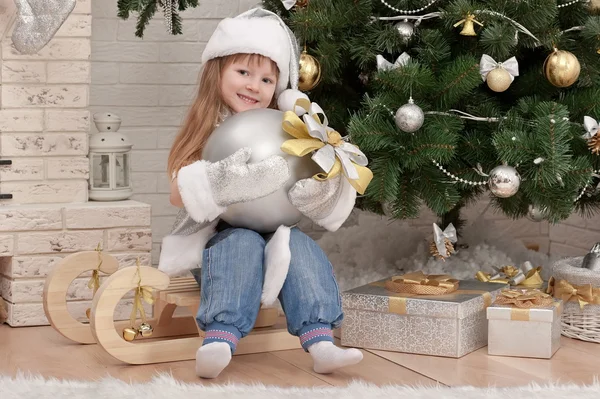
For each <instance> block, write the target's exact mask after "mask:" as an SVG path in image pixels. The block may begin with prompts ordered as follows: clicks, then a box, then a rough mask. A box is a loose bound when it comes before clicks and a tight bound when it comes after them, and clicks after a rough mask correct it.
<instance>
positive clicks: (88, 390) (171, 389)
mask: <svg viewBox="0 0 600 399" xmlns="http://www.w3.org/2000/svg"><path fill="white" fill-rule="evenodd" d="M599 395H600V384H598V382H596V383H594V384H593V385H589V386H577V385H546V386H540V385H536V384H531V385H529V386H526V387H515V388H474V387H458V388H447V387H442V386H439V387H416V386H415V387H409V386H398V385H396V386H394V385H388V386H383V387H377V386H375V385H370V384H365V383H362V382H352V383H351V384H349V385H348V386H344V387H330V388H329V387H326V388H280V387H275V386H265V385H259V384H257V385H241V384H229V385H201V384H186V383H181V382H178V381H176V380H175V379H173V378H172V377H171V376H169V375H158V376H156V377H154V378H153V379H152V380H151V381H149V382H145V383H135V384H134V383H131V384H130V383H126V382H123V381H121V380H117V379H114V378H105V379H101V380H98V381H92V382H86V381H71V380H57V379H44V378H43V377H36V376H23V375H19V376H17V377H16V378H10V377H6V376H0V397H2V399H61V398H68V399H79V398H82V399H84V398H85V399H112V398H117V399H159V398H160V399H163V398H176V399H214V398H227V399H242V398H243V399H259V398H260V399H279V398H282V399H299V398H333V399H342V398H348V399H354V398H356V399H371V398H385V399H392V398H393V399H400V398H411V399H439V398H443V399H482V398H483V399H506V398H511V399H518V398H523V399H537V398H539V399H550V398H557V399H562V398H577V399H596V398H598V397H600V396H599Z"/></svg>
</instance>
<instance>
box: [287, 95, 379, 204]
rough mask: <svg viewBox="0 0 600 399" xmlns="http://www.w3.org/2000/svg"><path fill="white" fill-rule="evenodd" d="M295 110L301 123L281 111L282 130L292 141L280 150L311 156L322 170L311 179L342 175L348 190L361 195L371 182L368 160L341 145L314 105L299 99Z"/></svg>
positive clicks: (290, 113)
mask: <svg viewBox="0 0 600 399" xmlns="http://www.w3.org/2000/svg"><path fill="white" fill-rule="evenodd" d="M296 107H300V108H301V109H303V110H304V111H305V112H304V113H303V114H302V116H303V120H302V119H300V117H299V116H298V115H296V113H295V112H294V111H286V112H285V114H284V116H283V122H282V127H283V130H284V131H286V132H287V133H289V134H290V135H291V136H293V137H295V139H291V140H287V141H285V142H284V143H283V144H282V145H281V150H282V151H283V152H285V153H287V154H290V155H294V156H297V157H303V156H305V155H307V154H310V153H313V155H312V156H311V158H312V159H313V160H314V161H315V162H316V163H317V165H319V167H321V169H323V171H325V173H317V174H316V175H314V176H313V178H315V179H317V180H327V179H331V178H333V177H335V176H337V175H338V174H339V173H340V172H343V174H344V176H346V178H347V179H348V182H349V183H350V184H351V185H352V187H354V189H355V190H356V191H357V192H358V193H359V194H364V193H365V190H366V189H367V186H368V185H369V183H370V182H371V180H372V179H373V172H371V171H370V170H369V168H367V167H366V166H367V163H368V161H367V157H366V156H365V154H363V153H362V151H361V150H360V149H359V148H358V147H357V146H355V145H353V144H350V143H347V142H345V141H344V140H343V139H342V136H341V135H340V134H339V133H338V132H336V131H335V130H333V129H332V128H330V127H329V126H328V121H327V117H326V116H325V113H324V111H323V109H322V108H321V107H320V106H319V105H318V104H315V103H311V102H310V101H309V100H307V99H302V98H301V99H299V100H297V101H296V103H295V105H294V109H296ZM319 115H321V116H322V118H323V119H322V120H321V117H320V116H319Z"/></svg>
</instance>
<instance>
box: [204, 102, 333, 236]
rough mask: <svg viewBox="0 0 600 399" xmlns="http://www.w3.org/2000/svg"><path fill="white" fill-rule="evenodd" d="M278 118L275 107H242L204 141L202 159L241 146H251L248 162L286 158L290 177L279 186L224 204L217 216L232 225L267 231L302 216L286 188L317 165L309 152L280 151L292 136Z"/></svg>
mask: <svg viewBox="0 0 600 399" xmlns="http://www.w3.org/2000/svg"><path fill="white" fill-rule="evenodd" d="M282 121H283V112H282V111H278V110H275V109H270V108H263V109H255V110H250V111H244V112H241V113H239V114H235V115H233V116H230V117H229V118H227V119H226V120H225V121H224V122H223V123H221V125H220V126H219V127H217V128H216V129H215V130H214V132H213V133H212V134H211V135H210V136H209V138H208V141H207V142H206V145H205V147H204V150H203V151H202V159H205V160H207V161H210V162H217V161H220V160H222V159H225V158H226V157H228V156H229V155H231V154H233V153H234V152H236V151H237V150H239V149H240V148H242V147H250V148H251V149H252V156H251V157H250V160H249V161H248V163H256V162H260V161H262V160H264V159H266V158H268V157H269V156H271V155H280V156H282V157H283V158H284V159H286V160H287V162H288V166H289V169H290V178H289V180H288V181H287V183H286V184H285V185H284V186H283V187H282V188H280V189H279V190H277V191H275V192H274V193H272V194H270V195H268V196H266V197H262V198H259V199H256V200H253V201H249V202H242V203H238V204H233V205H230V206H228V207H227V210H226V211H225V213H223V214H222V215H221V216H220V217H221V218H222V219H223V220H224V221H226V222H227V223H229V224H230V225H232V226H235V227H243V228H247V229H252V230H254V231H257V232H259V233H270V232H273V231H275V230H276V229H277V227H279V226H280V225H286V226H291V225H293V224H296V223H298V222H299V221H300V219H301V217H302V214H301V213H300V211H298V210H297V209H296V208H295V207H294V206H293V205H292V204H291V203H290V201H289V199H288V191H289V190H290V188H291V187H292V186H293V185H294V184H295V183H296V182H297V181H298V180H301V179H306V178H309V177H311V176H313V175H315V174H316V173H318V172H321V169H320V168H319V167H318V166H317V164H316V163H315V162H314V161H313V160H312V159H311V158H310V156H305V157H301V158H300V157H296V156H293V155H288V154H286V153H284V152H283V151H281V145H282V144H283V142H284V141H287V140H290V139H293V138H294V137H292V136H291V135H289V134H288V133H286V132H285V131H284V130H283V129H282V127H281V123H282Z"/></svg>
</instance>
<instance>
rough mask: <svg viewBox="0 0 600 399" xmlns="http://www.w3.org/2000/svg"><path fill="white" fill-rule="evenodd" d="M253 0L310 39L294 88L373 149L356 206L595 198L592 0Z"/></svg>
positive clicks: (596, 25)
mask: <svg viewBox="0 0 600 399" xmlns="http://www.w3.org/2000/svg"><path fill="white" fill-rule="evenodd" d="M263 4H264V6H265V8H267V9H270V10H271V11H274V12H276V13H278V14H279V15H281V17H282V18H283V19H284V20H285V21H286V22H287V23H288V24H289V26H290V27H291V28H292V30H293V31H294V32H295V34H296V35H297V37H298V38H299V40H300V42H301V44H302V45H303V46H304V48H305V50H306V54H304V56H303V59H302V61H301V75H302V77H303V80H302V85H301V88H302V89H304V90H305V91H307V92H308V94H309V96H310V98H311V100H312V101H314V102H316V103H318V104H319V105H321V107H323V109H324V110H325V112H326V114H327V117H328V119H329V125H330V126H331V127H333V128H335V129H336V130H338V131H339V132H340V133H342V134H347V135H348V137H349V139H350V140H351V141H352V142H353V143H355V144H356V145H358V146H359V147H360V148H361V149H362V150H363V151H364V152H365V153H366V155H367V156H368V158H369V160H370V164H369V168H370V169H371V170H372V171H373V173H374V178H373V181H372V182H371V184H370V186H369V187H368V189H367V192H366V193H365V195H364V196H363V197H362V198H360V206H361V207H363V208H365V209H369V210H371V211H374V212H378V213H385V214H388V215H391V216H392V217H393V218H397V219H405V218H413V217H416V216H417V215H418V213H419V210H420V207H421V205H422V204H425V205H426V206H428V207H429V208H430V209H431V210H432V211H433V212H435V213H436V214H437V215H439V216H440V217H441V218H442V224H443V225H444V226H445V225H446V224H447V223H449V222H453V223H454V224H455V225H456V223H457V221H459V220H460V218H459V213H460V209H461V208H462V207H464V206H465V205H466V204H467V203H468V202H469V201H471V200H474V199H476V198H477V197H479V196H481V195H487V194H488V193H489V194H491V196H492V201H493V204H494V206H495V207H497V208H498V209H500V210H501V211H502V212H504V213H505V214H506V215H508V216H510V217H513V218H519V217H524V216H529V217H530V218H533V219H535V220H542V219H546V220H549V221H551V222H557V221H559V220H562V219H565V218H567V217H568V216H569V215H570V214H571V213H572V212H575V211H577V212H580V213H582V214H583V215H586V216H589V215H590V214H591V213H593V212H595V211H596V210H598V209H599V208H600V190H599V189H598V188H597V187H596V186H597V185H598V183H599V176H598V175H596V173H599V172H600V171H599V170H598V169H600V156H599V154H600V138H599V137H598V136H599V135H596V132H597V130H598V124H597V122H596V121H597V120H598V119H600V0H592V1H591V2H587V1H579V0H558V1H557V0H489V1H486V0H483V1H470V0H299V1H296V2H294V1H293V0H287V1H280V0H265V1H264V2H263ZM313 57H314V58H313ZM317 63H318V65H317ZM319 75H320V76H319Z"/></svg>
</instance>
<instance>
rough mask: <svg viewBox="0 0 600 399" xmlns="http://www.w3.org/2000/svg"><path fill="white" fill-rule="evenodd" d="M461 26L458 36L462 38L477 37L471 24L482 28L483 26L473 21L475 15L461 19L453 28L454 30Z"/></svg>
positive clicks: (468, 15)
mask: <svg viewBox="0 0 600 399" xmlns="http://www.w3.org/2000/svg"><path fill="white" fill-rule="evenodd" d="M461 24H462V25H463V28H462V30H461V31H460V34H461V35H463V36H477V33H475V27H474V25H473V24H477V25H479V26H483V24H482V23H481V22H479V21H477V20H476V19H475V15H473V14H471V13H469V14H467V16H466V17H464V18H463V19H461V20H460V21H458V22H457V23H455V24H454V27H455V28H456V27H457V26H459V25H461Z"/></svg>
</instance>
